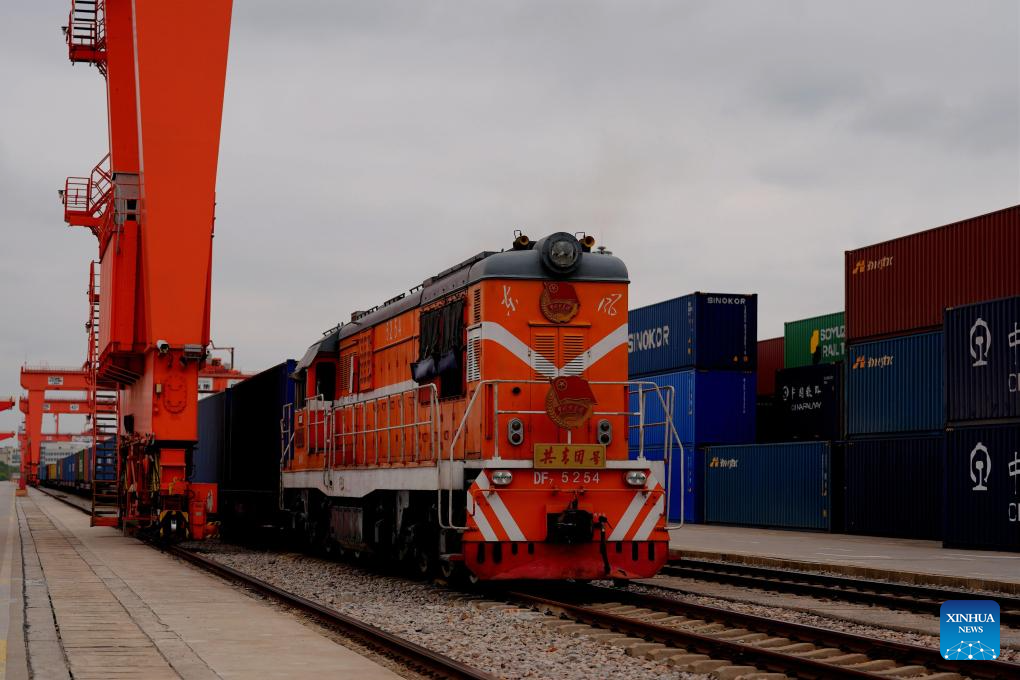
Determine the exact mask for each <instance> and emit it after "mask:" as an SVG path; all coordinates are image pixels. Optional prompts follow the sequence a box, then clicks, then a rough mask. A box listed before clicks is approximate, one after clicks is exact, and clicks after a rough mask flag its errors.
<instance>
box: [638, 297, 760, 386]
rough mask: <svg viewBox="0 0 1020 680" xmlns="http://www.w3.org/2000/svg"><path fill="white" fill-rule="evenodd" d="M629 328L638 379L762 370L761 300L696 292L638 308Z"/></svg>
mask: <svg viewBox="0 0 1020 680" xmlns="http://www.w3.org/2000/svg"><path fill="white" fill-rule="evenodd" d="M627 325H628V335H627V353H628V359H629V362H630V369H629V373H630V375H631V376H632V377H635V376H643V375H652V374H654V373H663V372H666V371H677V370H680V369H683V368H703V369H712V368H725V369H733V370H740V371H753V370H755V369H756V368H757V362H758V296H757V295H740V294H731V293H692V294H690V295H685V296H683V297H678V298H674V299H672V300H666V301H665V302H659V303H656V304H654V305H649V306H647V307H640V308H638V309H632V310H630V313H629V316H628V320H627Z"/></svg>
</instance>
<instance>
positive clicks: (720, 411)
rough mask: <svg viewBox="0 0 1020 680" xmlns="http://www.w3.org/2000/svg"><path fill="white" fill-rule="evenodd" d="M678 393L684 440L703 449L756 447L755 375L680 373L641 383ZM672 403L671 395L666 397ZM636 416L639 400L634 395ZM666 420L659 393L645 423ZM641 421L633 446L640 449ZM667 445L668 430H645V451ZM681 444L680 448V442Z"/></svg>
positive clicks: (677, 421) (648, 403)
mask: <svg viewBox="0 0 1020 680" xmlns="http://www.w3.org/2000/svg"><path fill="white" fill-rule="evenodd" d="M641 380H643V381H647V382H652V383H655V384H656V385H659V386H662V387H667V386H668V387H672V388H673V389H674V395H675V403H674V405H673V419H674V426H675V427H676V429H677V433H678V434H679V435H680V440H681V441H685V442H694V443H695V444H697V445H699V446H700V445H702V444H743V443H750V442H753V441H754V426H755V417H756V395H755V374H754V373H747V372H742V371H694V370H691V371H677V372H675V373H665V374H661V375H653V376H647V377H645V378H641ZM662 394H663V399H665V398H666V393H665V391H663V392H662ZM630 407H631V410H632V411H637V408H638V399H637V396H636V394H632V395H631V404H630ZM664 420H665V414H664V412H663V410H662V406H661V404H660V402H659V399H658V398H657V397H656V395H655V393H654V392H652V393H650V394H648V395H647V396H646V397H645V422H646V423H661V422H663V421H664ZM637 424H638V421H637V418H632V419H631V428H630V437H629V445H630V448H638V446H639V441H638V429H637V427H635V426H636V425H637ZM664 443H665V428H664V427H661V426H659V427H646V428H645V440H644V446H645V447H650V446H651V447H654V446H662V445H663V444H664ZM674 443H675V442H674Z"/></svg>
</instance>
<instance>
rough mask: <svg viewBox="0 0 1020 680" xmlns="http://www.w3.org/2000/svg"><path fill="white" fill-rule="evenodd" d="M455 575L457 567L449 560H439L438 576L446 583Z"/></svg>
mask: <svg viewBox="0 0 1020 680" xmlns="http://www.w3.org/2000/svg"><path fill="white" fill-rule="evenodd" d="M456 573H457V565H456V564H454V563H453V562H451V561H450V560H439V576H440V577H441V578H443V579H445V580H447V581H452V580H453V577H454V574H456Z"/></svg>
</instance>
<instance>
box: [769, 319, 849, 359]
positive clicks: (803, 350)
mask: <svg viewBox="0 0 1020 680" xmlns="http://www.w3.org/2000/svg"><path fill="white" fill-rule="evenodd" d="M785 337H786V342H785V343H784V346H785V350H784V354H785V363H786V367H787V368H793V367H795V366H811V365H812V364H833V363H836V362H837V361H843V359H844V358H845V356H846V324H845V323H844V322H843V312H836V313H835V314H825V315H823V316H816V317H813V318H811V319H801V320H800V321H787V322H786V336H785Z"/></svg>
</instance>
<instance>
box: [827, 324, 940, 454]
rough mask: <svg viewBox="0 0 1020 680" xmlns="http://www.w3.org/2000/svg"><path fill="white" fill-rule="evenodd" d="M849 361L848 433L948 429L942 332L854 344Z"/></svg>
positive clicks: (851, 347) (870, 433)
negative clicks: (945, 415) (944, 393)
mask: <svg viewBox="0 0 1020 680" xmlns="http://www.w3.org/2000/svg"><path fill="white" fill-rule="evenodd" d="M847 361H848V367H847V369H846V427H847V434H849V435H850V436H857V435H873V434H893V433H900V432H930V431H932V430H939V429H942V427H943V425H944V417H943V407H942V375H943V355H942V333H941V332H937V333H921V334H919V335H906V336H901V337H898V338H890V339H888V340H878V341H876V342H865V343H861V344H857V345H850V349H849V354H848V357H847Z"/></svg>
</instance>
